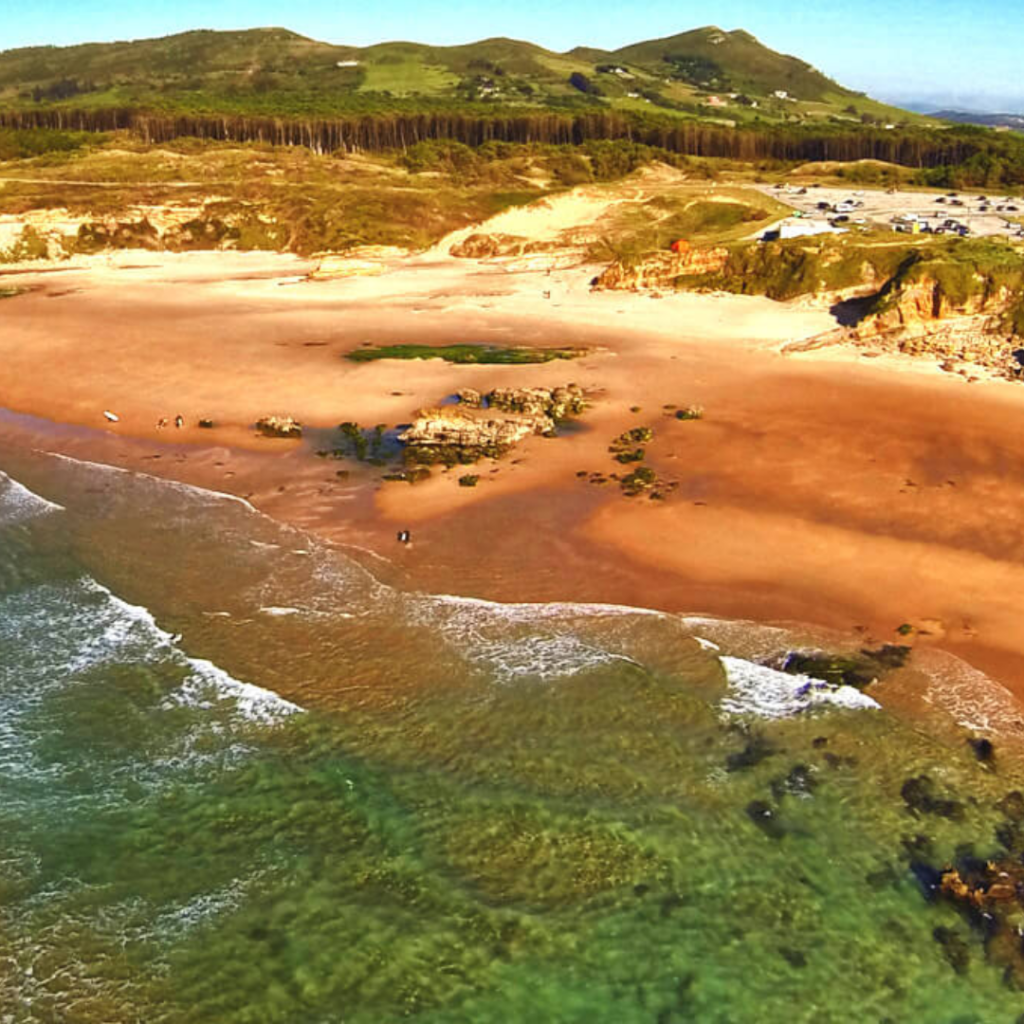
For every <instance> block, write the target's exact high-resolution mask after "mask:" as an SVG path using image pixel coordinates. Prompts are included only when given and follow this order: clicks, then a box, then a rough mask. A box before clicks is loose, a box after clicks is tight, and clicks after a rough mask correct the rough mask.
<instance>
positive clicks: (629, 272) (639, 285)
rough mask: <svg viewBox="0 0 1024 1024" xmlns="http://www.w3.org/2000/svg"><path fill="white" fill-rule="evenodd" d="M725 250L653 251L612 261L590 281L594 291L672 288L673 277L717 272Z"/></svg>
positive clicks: (722, 264)
mask: <svg viewBox="0 0 1024 1024" xmlns="http://www.w3.org/2000/svg"><path fill="white" fill-rule="evenodd" d="M728 259H729V250H728V249H723V248H720V247H716V248H709V249H689V250H688V251H686V252H678V253H676V252H656V253H651V254H650V255H649V256H645V257H643V258H642V259H640V260H637V261H635V262H624V261H622V260H619V261H617V262H615V263H613V264H612V265H611V266H610V267H609V268H608V269H607V270H606V271H605V272H604V273H603V274H601V276H600V277H598V279H597V282H596V283H595V284H594V290H595V291H613V290H614V291H634V292H636V291H645V290H648V289H657V288H672V287H673V286H674V285H675V280H676V278H677V277H700V276H703V275H705V274H717V273H720V272H721V271H722V269H723V268H724V267H725V264H726V261H727V260H728Z"/></svg>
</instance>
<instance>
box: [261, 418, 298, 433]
mask: <svg viewBox="0 0 1024 1024" xmlns="http://www.w3.org/2000/svg"><path fill="white" fill-rule="evenodd" d="M256 429H257V430H258V431H259V432H260V433H261V434H262V435H263V436H264V437H302V424H301V423H299V422H298V420H294V419H292V417H291V416H264V417H263V418H262V419H259V420H257V421H256Z"/></svg>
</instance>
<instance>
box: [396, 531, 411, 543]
mask: <svg viewBox="0 0 1024 1024" xmlns="http://www.w3.org/2000/svg"><path fill="white" fill-rule="evenodd" d="M398 543H399V544H411V543H412V534H411V533H410V532H409V531H408V530H399V531H398Z"/></svg>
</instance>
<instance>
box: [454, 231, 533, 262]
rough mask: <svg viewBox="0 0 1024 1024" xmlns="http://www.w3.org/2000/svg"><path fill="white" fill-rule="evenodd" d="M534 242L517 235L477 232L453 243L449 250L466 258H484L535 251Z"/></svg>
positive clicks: (519, 254) (518, 254)
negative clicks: (455, 243)
mask: <svg viewBox="0 0 1024 1024" xmlns="http://www.w3.org/2000/svg"><path fill="white" fill-rule="evenodd" d="M535 245H536V243H531V241H530V239H528V238H522V237H520V236H519V235H503V234H500V233H499V234H494V235H488V234H485V233H482V232H478V233H477V234H475V235H470V236H469V237H468V238H466V239H464V240H463V241H461V242H459V243H458V244H457V245H453V246H452V247H451V249H450V250H449V252H450V253H451V255H452V256H458V257H461V258H462V259H467V260H486V259H492V258H493V257H495V256H521V255H522V254H523V253H526V252H532V251H535V248H531V246H534V247H535Z"/></svg>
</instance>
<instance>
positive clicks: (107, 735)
mask: <svg viewBox="0 0 1024 1024" xmlns="http://www.w3.org/2000/svg"><path fill="white" fill-rule="evenodd" d="M0 469H2V470H3V471H4V472H3V473H0V1024H30V1022H31V1024H37V1022H38V1024H50V1022H54V1024H57V1022H61V1024H135V1022H145V1024H340V1022H354V1024H363V1022H365V1024H381V1022H389V1021H399V1020H415V1021H422V1022H431V1024H441V1022H461V1021H466V1022H518V1021H523V1022H527V1021H528V1022H535V1021H544V1022H548V1021H551V1022H580V1024H583V1022H605V1021H607V1022H615V1024H631V1022H645V1024H669V1022H684V1021H685V1022H709V1024H726V1022H730V1024H745V1022H759V1024H771V1022H780V1024H781V1022H808V1024H810V1022H814V1024H826V1022H848V1021H859V1022H861V1021H863V1022H866V1021H872V1022H875V1021H877V1022H900V1024H902V1022H927V1024H933V1022H934V1024H939V1022H943V1024H968V1022H984V1024H988V1022H992V1024H996V1022H1006V1024H1013V1022H1015V1021H1017V1020H1018V1018H1019V1016H1020V1015H1021V1014H1022V1013H1024V993H1022V992H1020V991H1017V990H1015V988H1014V987H1013V985H1012V984H1010V983H1008V981H1007V979H1006V978H1005V976H1004V972H1003V970H1002V968H1001V967H1000V966H999V965H997V964H995V963H990V962H989V961H988V959H987V957H986V949H985V941H984V938H985V937H984V935H983V934H982V932H981V931H979V930H978V929H977V928H976V927H975V925H974V924H972V922H971V921H969V920H967V919H965V918H964V917H963V916H962V915H961V914H960V913H959V912H958V911H957V909H956V908H955V907H954V906H952V905H950V904H947V903H944V902H942V901H941V900H939V901H935V900H930V899H928V898H926V895H925V892H924V891H923V889H922V887H921V885H920V883H919V882H918V880H917V875H915V872H914V870H913V869H912V868H913V862H914V861H915V859H918V860H920V859H927V860H928V862H929V863H932V864H938V865H941V864H942V863H944V862H945V861H948V860H951V859H952V858H953V857H954V856H955V855H956V854H957V851H958V850H959V851H960V853H961V854H962V852H963V848H964V846H965V844H970V845H971V846H972V847H973V849H974V850H975V852H976V853H977V854H978V856H981V857H985V856H988V855H989V854H990V853H991V852H994V851H996V850H998V849H999V847H998V844H997V842H996V839H995V830H996V828H997V827H998V826H999V825H1000V824H1001V822H1003V816H1002V812H1001V811H1000V810H999V809H998V807H997V806H996V805H997V802H998V801H999V800H1000V799H1001V798H1002V797H1003V796H1004V795H1005V794H1006V793H1007V792H1009V791H1011V790H1013V789H1016V788H1018V787H1021V786H1022V785H1024V780H1022V779H1021V778H1020V771H1019V769H1018V768H1017V766H1016V761H1015V759H1014V758H1013V757H1011V756H1010V755H1009V752H1008V748H1005V752H1004V747H1003V746H1002V743H1003V740H1002V734H1001V733H1000V732H999V726H1000V720H999V717H998V716H999V713H1000V709H1001V708H1002V709H1004V710H1006V709H1007V708H1009V705H1008V704H1007V703H1006V700H1005V696H1004V697H1000V696H999V692H998V688H996V687H990V688H989V690H988V691H987V690H986V688H985V685H984V681H983V680H980V679H978V678H973V677H971V676H970V670H968V669H966V667H963V666H959V667H958V666H951V665H949V664H947V663H944V662H942V660H941V658H939V656H932V657H931V660H930V661H929V660H928V659H927V658H925V659H923V661H924V662H926V663H927V664H925V665H924V666H923V668H927V670H928V671H923V670H922V666H918V667H916V668H915V667H913V663H912V667H911V668H910V669H907V670H903V671H901V672H900V673H897V674H896V676H894V677H893V678H892V679H886V680H885V681H883V682H882V683H881V684H880V685H879V687H877V688H875V690H874V692H873V693H871V694H864V693H860V692H858V691H855V690H851V689H846V688H835V687H830V686H827V685H825V684H820V683H816V682H814V681H812V680H807V679H803V678H800V677H793V676H787V675H784V674H782V673H780V672H778V671H777V668H776V667H773V666H776V665H777V658H778V656H779V654H780V653H781V652H783V651H785V650H786V649H788V647H789V646H791V645H792V644H793V643H794V642H795V638H794V637H793V636H792V635H788V634H786V633H784V632H783V631H780V630H776V629H766V628H761V627H756V626H754V625H753V624H749V623H724V622H716V621H714V620H705V619H696V618H689V619H688V618H685V617H680V616H671V615H665V614H660V613H655V612H650V611H645V610H642V609H629V608H620V607H609V606H584V605H573V604H563V605H516V606H509V605H500V604H494V603H490V602H484V601H476V600H471V599H466V598H457V597H451V596H444V595H431V594H423V593H406V592H402V591H400V590H397V589H395V588H394V587H392V586H389V585H387V584H386V583H384V582H382V581H381V577H382V576H387V573H386V572H379V571H377V570H378V569H379V568H380V566H378V565H376V564H375V563H374V562H373V561H366V560H365V559H364V560H363V561H360V560H358V559H357V558H356V557H354V556H353V554H352V553H350V552H346V551H344V550H341V549H337V548H332V547H328V546H326V545H324V544H321V543H319V542H317V541H316V540H314V539H313V538H311V537H309V536H306V535H304V534H302V533H301V532H299V531H296V530H293V529H289V528H286V527H283V526H280V525H278V524H275V523H273V522H271V521H270V520H268V519H266V518H265V517H263V516H261V515H259V514H258V513H256V512H254V511H253V510H252V509H251V508H249V507H248V506H246V505H245V504H244V503H242V502H239V501H237V500H232V499H228V498H227V497H225V496H219V495H215V494H211V493H210V492H205V491H200V490H197V489H195V488H189V487H185V486H182V485H178V484H172V483H167V482H165V481H160V480H156V479H154V478H150V477H146V476H144V475H142V474H136V473H126V472H121V471H116V470H111V469H108V468H105V467H102V466H96V465H91V464H87V463H80V462H75V461H72V460H68V459H62V458H56V457H53V456H49V455H46V454H45V453H34V454H26V453H21V454H19V455H17V456H15V455H9V456H4V457H3V458H2V459H0ZM944 668H945V669H947V670H950V671H951V672H952V673H953V674H952V675H951V676H950V678H951V679H953V680H954V683H955V685H950V686H949V687H945V688H943V687H942V686H939V685H938V684H937V683H936V678H937V676H936V673H937V672H940V670H943V669H944ZM954 670H955V671H954ZM957 671H959V672H961V675H960V676H956V672H957ZM957 680H959V681H958V682H957ZM965 680H966V681H965ZM968 682H970V683H971V687H970V688H969V687H968ZM886 688H891V689H890V690H889V691H888V692H890V693H892V694H897V693H901V694H903V695H904V696H906V695H907V694H910V695H913V694H918V695H921V694H923V695H925V697H926V698H927V699H928V702H929V706H931V707H933V708H934V714H935V716H936V717H935V721H934V722H932V723H924V724H922V723H923V720H922V719H921V718H920V717H914V716H913V715H908V714H906V713H901V712H900V711H898V710H897V707H898V706H902V705H901V702H900V701H895V700H893V701H887V699H886V692H887V691H886ZM944 693H948V694H951V695H952V696H951V697H950V698H949V703H948V706H945V707H944V706H943V699H942V694H944ZM970 694H974V695H975V696H976V697H977V695H979V694H980V695H981V699H977V700H975V703H974V704H972V703H971V700H972V698H971V696H970ZM876 698H878V699H877V700H876ZM1000 701H1002V702H1003V703H1002V704H1001V703H1000ZM879 702H880V703H881V704H882V705H885V706H884V707H880V706H879ZM905 704H906V701H903V705H905ZM961 723H966V725H967V726H968V727H970V728H972V729H975V730H976V729H977V728H979V727H981V728H986V729H990V730H992V732H991V734H992V735H993V736H994V737H995V739H996V749H997V757H996V761H995V764H994V765H987V764H982V763H980V762H979V761H978V760H977V758H976V757H975V756H974V754H973V753H972V751H971V749H970V747H969V746H968V744H967V743H966V741H965V740H966V736H967V735H968V731H967V729H966V728H965V727H964V726H963V725H962V724H961ZM926 726H927V727H926ZM921 775H927V776H928V777H929V778H930V779H931V780H932V781H933V783H934V786H935V788H936V791H937V792H939V793H941V794H943V795H945V796H948V797H950V798H951V799H955V800H956V801H958V804H959V806H960V812H959V813H958V814H957V815H956V816H951V817H950V816H943V815H940V814H932V813H924V812H922V811H921V810H920V809H918V810H917V811H914V810H913V809H911V808H910V807H909V806H908V803H907V801H906V800H904V799H903V797H902V795H901V790H902V787H903V785H904V783H905V781H906V780H907V779H908V778H912V777H915V776H921ZM941 928H945V929H948V930H949V931H950V932H951V933H953V934H955V935H956V936H958V937H959V938H960V939H961V940H962V948H963V949H965V950H966V951H967V956H966V960H965V959H964V958H963V957H961V958H960V960H959V961H958V963H957V965H955V966H954V964H953V963H952V962H951V960H950V958H949V957H948V956H947V948H948V943H947V945H945V946H944V945H943V944H940V943H939V942H937V941H936V939H935V933H936V929H941Z"/></svg>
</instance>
